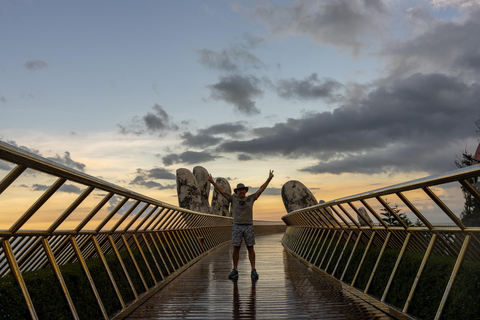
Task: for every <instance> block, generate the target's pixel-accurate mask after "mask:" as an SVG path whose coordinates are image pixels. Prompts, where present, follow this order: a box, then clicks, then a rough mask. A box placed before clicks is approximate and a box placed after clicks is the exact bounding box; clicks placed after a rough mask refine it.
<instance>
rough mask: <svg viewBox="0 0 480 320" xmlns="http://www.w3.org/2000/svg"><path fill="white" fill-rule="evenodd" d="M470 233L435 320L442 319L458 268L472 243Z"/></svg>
mask: <svg viewBox="0 0 480 320" xmlns="http://www.w3.org/2000/svg"><path fill="white" fill-rule="evenodd" d="M470 238H471V236H470V235H467V236H466V237H465V240H464V241H463V244H462V249H461V250H460V253H459V254H458V257H457V261H456V262H455V266H454V267H453V270H452V274H451V275H450V279H449V280H448V283H447V287H446V288H445V292H444V293H443V297H442V300H441V301H440V305H439V306H438V310H437V314H436V315H435V320H438V319H440V316H441V315H442V311H443V308H444V307H445V303H446V302H447V298H448V295H449V294H450V290H451V289H452V286H453V282H454V281H455V278H456V277H457V273H458V270H460V266H461V265H462V262H463V258H464V257H465V252H467V248H468V244H469V243H470Z"/></svg>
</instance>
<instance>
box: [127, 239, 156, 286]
mask: <svg viewBox="0 0 480 320" xmlns="http://www.w3.org/2000/svg"><path fill="white" fill-rule="evenodd" d="M131 237H132V238H133V240H134V241H135V245H136V246H137V249H138V251H140V255H141V256H142V258H143V262H145V265H146V266H147V269H148V272H149V273H150V276H152V279H153V282H155V285H156V284H157V279H156V278H155V275H154V274H153V270H152V268H151V267H150V264H149V263H148V261H147V257H146V256H145V253H143V250H142V247H141V246H140V243H139V242H138V239H137V237H136V236H135V234H132V235H131ZM146 245H147V244H146ZM147 247H148V245H147Z"/></svg>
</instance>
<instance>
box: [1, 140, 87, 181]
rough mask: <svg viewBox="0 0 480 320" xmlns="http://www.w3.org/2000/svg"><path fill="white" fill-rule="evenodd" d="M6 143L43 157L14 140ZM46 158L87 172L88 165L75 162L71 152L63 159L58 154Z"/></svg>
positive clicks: (66, 153) (37, 151) (66, 152)
mask: <svg viewBox="0 0 480 320" xmlns="http://www.w3.org/2000/svg"><path fill="white" fill-rule="evenodd" d="M0 141H5V140H3V138H1V137H0ZM5 142H6V143H8V144H10V145H12V146H14V147H16V148H18V149H21V150H23V151H26V152H29V153H32V154H35V155H38V156H41V157H43V155H42V154H41V153H40V151H39V150H37V149H32V148H29V147H27V146H24V145H19V144H18V143H17V142H15V141H13V140H6V141H5ZM45 158H46V159H48V160H51V161H54V162H56V163H59V164H62V165H64V166H67V167H70V168H73V169H76V170H79V171H82V172H84V171H85V167H86V165H85V164H83V163H81V162H78V161H75V160H73V159H72V157H71V156H70V152H68V151H65V154H64V155H63V157H62V156H59V155H58V154H57V155H55V157H45Z"/></svg>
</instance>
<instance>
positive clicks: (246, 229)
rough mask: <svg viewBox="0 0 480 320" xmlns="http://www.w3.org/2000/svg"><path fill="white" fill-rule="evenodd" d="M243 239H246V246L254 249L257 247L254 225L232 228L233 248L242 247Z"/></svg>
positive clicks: (236, 225) (238, 225)
mask: <svg viewBox="0 0 480 320" xmlns="http://www.w3.org/2000/svg"><path fill="white" fill-rule="evenodd" d="M242 237H243V238H245V245H246V246H247V247H253V246H254V245H255V231H254V230H253V225H252V224H236V223H234V224H233V226H232V246H234V247H240V246H241V245H242Z"/></svg>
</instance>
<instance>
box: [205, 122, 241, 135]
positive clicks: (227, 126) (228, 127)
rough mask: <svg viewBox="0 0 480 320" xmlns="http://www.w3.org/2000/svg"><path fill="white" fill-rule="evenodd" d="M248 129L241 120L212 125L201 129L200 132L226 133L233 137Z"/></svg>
mask: <svg viewBox="0 0 480 320" xmlns="http://www.w3.org/2000/svg"><path fill="white" fill-rule="evenodd" d="M246 130H247V128H246V127H245V126H244V125H243V124H242V123H241V122H236V123H231V122H227V123H221V124H215V125H212V126H210V127H208V128H205V129H202V130H200V132H201V133H203V134H225V135H228V136H231V137H236V136H238V135H239V134H240V133H242V132H244V131H246Z"/></svg>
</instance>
